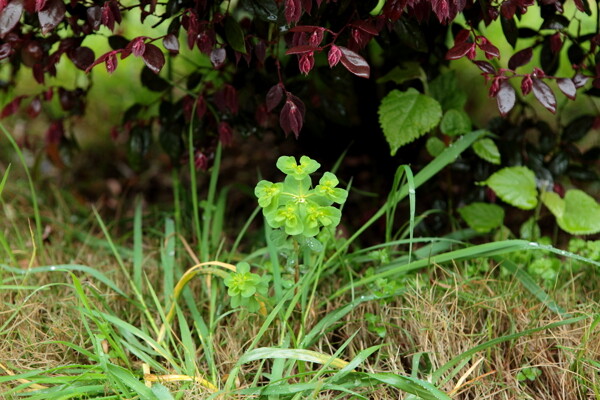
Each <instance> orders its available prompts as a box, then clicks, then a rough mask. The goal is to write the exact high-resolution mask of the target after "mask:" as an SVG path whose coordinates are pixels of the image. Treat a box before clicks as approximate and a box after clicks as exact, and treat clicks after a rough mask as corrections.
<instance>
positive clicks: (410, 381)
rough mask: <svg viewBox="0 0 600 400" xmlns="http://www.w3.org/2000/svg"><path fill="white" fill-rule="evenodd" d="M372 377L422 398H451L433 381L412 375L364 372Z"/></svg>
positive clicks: (433, 399) (448, 399) (441, 399)
mask: <svg viewBox="0 0 600 400" xmlns="http://www.w3.org/2000/svg"><path fill="white" fill-rule="evenodd" d="M364 375H365V376H367V377H369V378H370V379H373V380H376V381H379V382H381V383H385V384H388V385H390V386H393V387H395V388H397V389H400V390H402V391H403V392H406V393H410V394H414V395H415V396H418V397H419V398H421V399H422V400H451V398H450V396H448V395H447V394H446V393H444V392H443V391H441V390H440V389H438V388H436V387H435V386H433V385H432V384H431V383H429V382H426V381H423V380H421V379H417V378H413V377H411V376H402V375H397V374H392V373H375V374H373V373H368V374H364Z"/></svg>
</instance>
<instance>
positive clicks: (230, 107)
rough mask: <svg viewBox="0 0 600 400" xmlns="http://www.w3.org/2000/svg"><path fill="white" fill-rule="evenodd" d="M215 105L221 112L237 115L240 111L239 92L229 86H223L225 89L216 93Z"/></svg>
mask: <svg viewBox="0 0 600 400" xmlns="http://www.w3.org/2000/svg"><path fill="white" fill-rule="evenodd" d="M215 104H216V106H217V107H218V108H219V111H221V112H223V113H226V112H230V113H231V114H234V115H235V114H237V113H238V110H239V104H238V98H237V90H235V88H234V87H233V86H231V85H229V84H226V85H223V87H222V88H221V89H220V90H218V91H217V92H216V93H215Z"/></svg>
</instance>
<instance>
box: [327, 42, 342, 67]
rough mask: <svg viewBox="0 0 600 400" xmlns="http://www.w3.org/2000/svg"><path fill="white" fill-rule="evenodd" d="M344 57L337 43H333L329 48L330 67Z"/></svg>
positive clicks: (328, 59) (328, 60)
mask: <svg viewBox="0 0 600 400" xmlns="http://www.w3.org/2000/svg"><path fill="white" fill-rule="evenodd" d="M341 58H342V51H341V50H340V49H339V47H337V46H336V45H331V48H330V49H329V53H328V54H327V62H328V63H329V67H330V68H333V67H335V66H336V65H337V63H338V62H340V59H341Z"/></svg>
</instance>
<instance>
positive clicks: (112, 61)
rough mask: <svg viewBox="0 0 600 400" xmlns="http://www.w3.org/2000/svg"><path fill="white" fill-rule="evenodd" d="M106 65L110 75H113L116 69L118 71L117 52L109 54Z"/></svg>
mask: <svg viewBox="0 0 600 400" xmlns="http://www.w3.org/2000/svg"><path fill="white" fill-rule="evenodd" d="M105 64H106V71H108V73H109V74H112V73H113V72H115V69H117V52H115V51H111V52H110V53H108V54H107V55H106V61H105ZM92 65H93V64H92Z"/></svg>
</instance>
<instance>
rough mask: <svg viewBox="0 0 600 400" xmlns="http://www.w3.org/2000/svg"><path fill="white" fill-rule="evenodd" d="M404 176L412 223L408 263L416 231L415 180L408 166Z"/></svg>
mask: <svg viewBox="0 0 600 400" xmlns="http://www.w3.org/2000/svg"><path fill="white" fill-rule="evenodd" d="M404 174H405V175H406V184H407V185H408V201H409V205H410V223H409V228H408V229H409V240H410V242H409V247H408V262H411V261H412V248H413V235H414V231H415V209H416V200H415V197H416V195H415V178H414V176H413V173H412V170H411V169H410V167H409V166H408V165H405V166H404Z"/></svg>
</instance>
